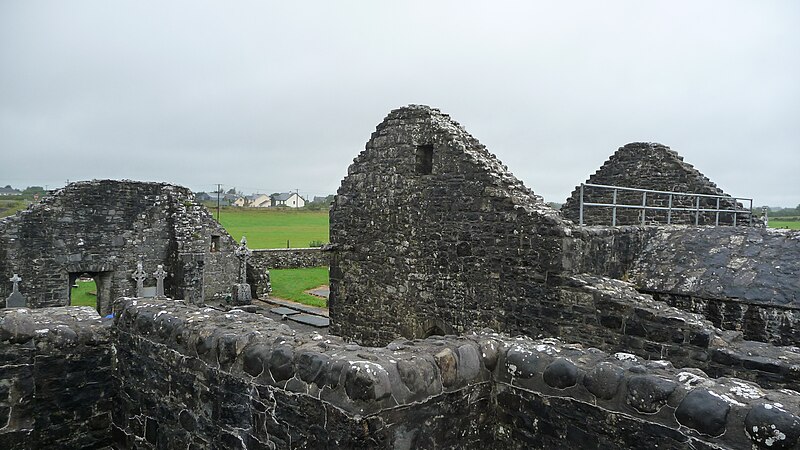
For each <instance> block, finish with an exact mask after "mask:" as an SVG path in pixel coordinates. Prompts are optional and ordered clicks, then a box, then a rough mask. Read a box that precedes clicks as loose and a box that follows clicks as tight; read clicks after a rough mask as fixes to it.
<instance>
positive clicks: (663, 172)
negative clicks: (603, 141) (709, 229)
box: [561, 142, 749, 226]
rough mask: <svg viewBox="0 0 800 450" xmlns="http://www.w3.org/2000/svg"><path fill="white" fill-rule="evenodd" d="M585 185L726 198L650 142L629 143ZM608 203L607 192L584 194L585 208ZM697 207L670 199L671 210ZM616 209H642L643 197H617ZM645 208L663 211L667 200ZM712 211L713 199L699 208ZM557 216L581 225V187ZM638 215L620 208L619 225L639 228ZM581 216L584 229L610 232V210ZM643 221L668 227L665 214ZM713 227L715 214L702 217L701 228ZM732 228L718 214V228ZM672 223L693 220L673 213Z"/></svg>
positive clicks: (691, 200) (727, 203)
mask: <svg viewBox="0 0 800 450" xmlns="http://www.w3.org/2000/svg"><path fill="white" fill-rule="evenodd" d="M586 182H587V183H590V184H602V185H608V186H620V187H629V188H639V189H650V190H657V191H670V192H688V193H700V194H711V195H726V194H725V193H724V192H723V191H722V190H721V189H719V188H718V187H717V185H716V184H714V183H713V182H712V181H711V180H709V179H708V178H707V177H706V176H705V175H703V174H702V173H701V172H700V171H698V170H697V169H696V168H694V166H692V165H691V164H688V163H686V162H685V161H684V160H683V157H682V156H680V155H678V153H677V152H675V151H674V150H672V149H670V148H669V147H667V146H665V145H662V144H658V143H652V142H633V143H630V144H627V145H625V146H623V147H620V148H619V149H618V150H617V151H616V152H615V153H614V154H613V155H611V157H610V158H609V159H608V160H607V161H606V162H605V163H603V165H602V166H601V167H600V168H599V169H598V170H597V171H596V172H595V173H594V174H592V175H591V176H590V177H589V179H588V180H587V181H586ZM612 201H613V193H612V192H611V191H610V190H607V189H599V188H595V187H588V186H587V187H585V188H584V202H586V203H590V202H592V203H607V204H610V203H612ZM695 201H696V197H687V196H673V199H672V206H673V207H681V208H695V207H696V203H695ZM617 203H618V204H627V205H641V204H642V193H641V192H630V191H618V193H617ZM647 206H659V207H665V208H666V207H668V206H669V196H668V195H664V194H659V195H655V194H648V199H647ZM716 206H717V205H716V200H715V199H701V200H700V207H701V208H714V209H716ZM748 206H749V205H748ZM733 207H734V203H733V201H732V200H724V199H723V200H721V203H720V209H733ZM740 207H741V205H740ZM561 212H562V213H563V214H564V217H566V218H567V219H570V220H572V221H573V222H575V223H578V222H579V216H580V186H578V187H576V188H575V190H574V191H573V192H572V194H571V196H570V197H569V198H568V199H567V201H566V203H564V205H563V206H562V208H561ZM640 214H641V213H640V211H639V210H634V209H622V208H618V209H617V225H639V224H641V217H640ZM583 216H584V224H586V225H606V226H609V225H611V224H612V209H611V208H609V207H584V212H583ZM645 219H646V220H645V225H649V224H666V223H667V213H666V212H665V211H656V210H648V211H647V213H646V216H645ZM748 220H749V211H748V213H747V214H738V215H737V223H738V224H743V223H746V222H747V221H748ZM715 221H716V216H715V214H714V213H701V214H700V218H699V224H700V225H713V224H714V223H715ZM733 222H734V217H733V214H732V213H720V217H719V223H720V224H727V225H732V224H733ZM671 223H673V224H694V223H695V214H694V213H692V212H688V211H673V213H672V215H671Z"/></svg>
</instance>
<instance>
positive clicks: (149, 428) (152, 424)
mask: <svg viewBox="0 0 800 450" xmlns="http://www.w3.org/2000/svg"><path fill="white" fill-rule="evenodd" d="M144 438H145V439H146V440H147V442H149V443H151V444H154V445H155V443H156V441H157V440H158V422H157V421H156V420H154V419H151V418H149V417H148V418H147V421H146V422H145V427H144Z"/></svg>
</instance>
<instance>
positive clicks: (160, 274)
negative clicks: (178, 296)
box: [153, 264, 167, 297]
mask: <svg viewBox="0 0 800 450" xmlns="http://www.w3.org/2000/svg"><path fill="white" fill-rule="evenodd" d="M153 276H154V277H156V297H164V278H166V277H167V272H166V271H165V270H164V266H162V265H161V264H159V265H158V267H157V268H156V271H155V272H153Z"/></svg>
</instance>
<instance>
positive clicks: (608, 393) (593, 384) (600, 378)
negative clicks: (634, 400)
mask: <svg viewBox="0 0 800 450" xmlns="http://www.w3.org/2000/svg"><path fill="white" fill-rule="evenodd" d="M624 373H625V371H624V370H622V368H620V367H619V366H617V365H614V364H611V363H600V364H598V365H597V366H596V367H595V368H594V369H592V370H591V371H589V372H588V373H586V375H585V376H584V377H583V385H584V386H586V389H588V390H589V392H591V393H592V394H593V395H594V396H595V397H597V398H599V399H602V400H610V399H612V398H614V396H616V395H617V391H618V390H619V385H620V383H621V382H622V379H623V377H624Z"/></svg>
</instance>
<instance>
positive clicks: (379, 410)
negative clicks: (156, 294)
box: [114, 299, 800, 448]
mask: <svg viewBox="0 0 800 450" xmlns="http://www.w3.org/2000/svg"><path fill="white" fill-rule="evenodd" d="M116 324H117V327H118V336H119V343H118V352H119V353H118V355H119V365H118V369H119V376H120V379H122V380H124V381H125V382H124V386H123V389H122V390H121V392H120V395H121V398H120V400H119V402H118V409H117V410H116V411H115V416H114V417H115V419H114V427H115V432H114V434H115V436H116V438H117V442H118V443H119V444H120V445H127V446H137V447H139V448H165V447H167V448H168V447H171V446H174V445H177V443H180V444H181V445H182V446H186V445H189V446H191V445H195V446H201V447H211V446H224V447H226V448H271V447H273V446H274V447H289V446H291V447H325V446H329V447H330V446H336V447H340V448H341V447H349V448H353V447H375V448H434V447H435V448H487V447H492V448H519V447H525V446H527V447H540V448H542V447H552V446H553V445H556V446H558V445H563V444H564V442H568V441H569V440H573V441H574V440H575V439H578V438H579V437H580V436H584V437H586V438H588V439H591V442H607V443H609V444H614V445H612V446H628V447H631V448H644V446H646V445H647V443H657V442H674V443H675V446H686V445H689V444H691V445H694V446H696V447H703V448H713V446H720V447H731V448H740V447H749V446H751V445H753V444H757V445H767V443H769V444H771V445H772V446H773V448H791V447H792V446H793V445H795V444H796V443H797V439H798V435H800V419H798V415H799V414H800V406H799V405H800V394H798V393H797V392H794V391H791V390H769V389H764V388H761V387H759V386H758V385H756V384H754V383H749V382H746V381H742V380H736V379H727V378H720V379H716V380H714V379H711V378H709V377H708V376H707V375H706V374H705V373H703V372H702V371H700V370H698V369H675V368H673V367H672V365H671V364H670V363H669V362H666V361H646V360H644V359H642V358H640V357H637V356H635V355H632V354H628V353H617V354H615V355H609V354H607V353H604V352H602V351H600V350H596V349H591V348H586V347H583V346H580V345H567V344H562V343H561V342H559V341H557V340H548V339H546V340H532V339H530V338H511V337H508V336H505V335H499V334H494V333H491V332H480V333H471V334H468V335H465V336H461V337H456V336H442V337H431V338H428V339H425V340H414V341H410V340H400V341H395V342H392V343H390V344H389V345H387V346H386V347H381V348H375V347H361V346H358V345H355V344H348V343H346V342H344V341H342V340H341V339H339V338H336V337H332V336H328V337H324V336H321V335H319V334H317V333H309V334H299V333H295V332H293V331H292V330H291V329H289V328H288V327H286V326H285V325H283V324H279V323H277V322H274V321H271V320H269V319H265V318H263V317H262V316H259V315H255V314H251V313H246V312H243V311H237V310H232V311H227V312H224V311H217V310H213V309H210V308H205V309H199V308H196V307H193V306H189V305H182V304H180V303H179V302H169V301H155V300H142V299H125V300H123V301H122V303H121V304H120V311H119V316H118V318H117V320H116ZM615 424H625V427H631V429H634V428H635V430H636V431H635V433H633V434H628V433H625V432H620V429H618V427H617V426H615ZM581 433H582V434H581ZM663 439H666V440H663ZM781 446H783V447H781Z"/></svg>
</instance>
